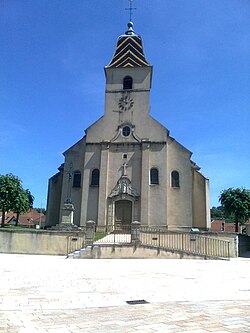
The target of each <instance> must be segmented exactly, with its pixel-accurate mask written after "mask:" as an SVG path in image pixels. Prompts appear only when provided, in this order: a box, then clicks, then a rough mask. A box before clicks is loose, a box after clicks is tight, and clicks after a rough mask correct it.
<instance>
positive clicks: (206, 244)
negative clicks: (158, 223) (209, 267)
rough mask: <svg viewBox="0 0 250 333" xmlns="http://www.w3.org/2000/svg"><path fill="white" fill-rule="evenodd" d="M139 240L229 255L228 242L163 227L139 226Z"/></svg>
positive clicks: (162, 245)
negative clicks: (167, 229) (171, 230)
mask: <svg viewBox="0 0 250 333" xmlns="http://www.w3.org/2000/svg"><path fill="white" fill-rule="evenodd" d="M140 242H141V244H142V245H149V246H153V247H158V248H162V249H169V250H176V251H184V252H187V253H192V254H198V255H205V256H212V257H219V258H227V259H229V257H230V242H229V241H227V240H221V239H217V238H212V237H207V236H204V235H197V234H193V233H178V232H169V231H164V230H163V229H158V230H157V228H151V227H141V229H140Z"/></svg>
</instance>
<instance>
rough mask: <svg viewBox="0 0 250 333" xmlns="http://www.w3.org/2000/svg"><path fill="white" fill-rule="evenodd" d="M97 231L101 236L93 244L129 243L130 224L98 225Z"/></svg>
mask: <svg viewBox="0 0 250 333" xmlns="http://www.w3.org/2000/svg"><path fill="white" fill-rule="evenodd" d="M97 233H100V234H102V233H103V235H101V236H102V237H101V238H99V239H98V240H97V241H95V244H124V243H125V244H128V243H131V225H124V224H121V225H115V226H108V227H98V228H97Z"/></svg>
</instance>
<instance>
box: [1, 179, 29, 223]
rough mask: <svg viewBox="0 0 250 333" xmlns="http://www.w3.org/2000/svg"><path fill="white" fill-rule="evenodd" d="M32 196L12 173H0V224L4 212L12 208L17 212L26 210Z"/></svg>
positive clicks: (3, 218)
mask: <svg viewBox="0 0 250 333" xmlns="http://www.w3.org/2000/svg"><path fill="white" fill-rule="evenodd" d="M33 201H34V197H33V196H32V194H31V193H30V191H29V190H25V189H24V188H23V186H22V181H21V180H20V179H19V178H18V177H17V176H15V175H13V174H11V173H10V174H6V175H0V210H1V211H2V222H1V226H2V227H3V226H4V220H5V213H6V212H8V211H10V210H12V211H13V212H15V213H17V221H18V216H19V214H20V213H24V212H27V211H28V210H29V209H30V208H31V207H32V205H33Z"/></svg>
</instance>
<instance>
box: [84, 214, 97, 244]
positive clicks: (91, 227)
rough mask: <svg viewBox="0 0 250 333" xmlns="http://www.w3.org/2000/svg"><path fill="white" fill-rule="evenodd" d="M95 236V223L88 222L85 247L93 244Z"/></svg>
mask: <svg viewBox="0 0 250 333" xmlns="http://www.w3.org/2000/svg"><path fill="white" fill-rule="evenodd" d="M94 236H95V221H91V220H90V221H87V222H86V236H85V246H89V245H92V244H93V241H94Z"/></svg>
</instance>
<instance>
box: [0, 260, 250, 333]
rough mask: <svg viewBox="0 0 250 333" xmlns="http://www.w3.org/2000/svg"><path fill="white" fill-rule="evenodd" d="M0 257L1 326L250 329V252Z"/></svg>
mask: <svg viewBox="0 0 250 333" xmlns="http://www.w3.org/2000/svg"><path fill="white" fill-rule="evenodd" d="M0 262H1V266H0V282H1V283H0V332H6V333H10V332H13V333H14V332H15V333H17V332H18V333H24V332H27V333H30V332H31V333H32V332H35V333H36V332H37V333H39V332H40V333H48V332H49V333H64V332H65V333H66V332H67V333H70V332H71V333H77V332H86V333H92V332H98V333H112V332H116V333H125V332H129V333H130V332H143V333H149V332H152V333H153V332H162V333H165V332H166V333H168V332H188V333H202V332H204V333H205V332H217V333H226V332H237V333H238V332H250V259H249V258H244V259H243V258H239V259H238V258H237V259H232V260H230V261H220V260H214V261H210V260H184V259H182V260H181V259H180V260H178V259H169V260H167V259H163V260H160V259H156V260H152V259H144V260H143V259H142V260H137V259H131V260H128V259H123V260H66V259H65V257H56V256H33V255H30V256H29V255H8V254H0ZM141 299H144V300H146V301H148V302H149V303H148V304H143V305H129V304H127V303H126V301H128V300H141Z"/></svg>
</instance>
